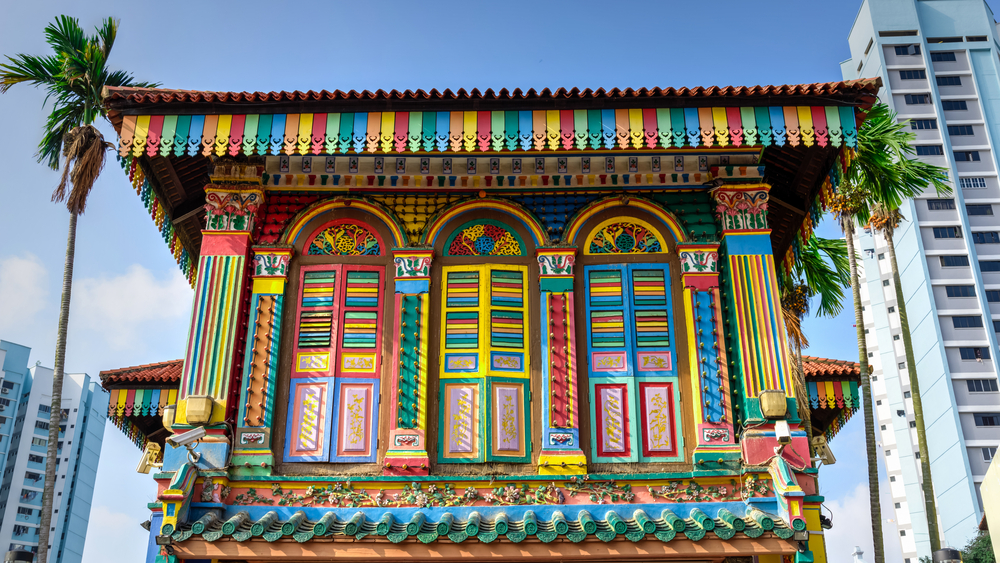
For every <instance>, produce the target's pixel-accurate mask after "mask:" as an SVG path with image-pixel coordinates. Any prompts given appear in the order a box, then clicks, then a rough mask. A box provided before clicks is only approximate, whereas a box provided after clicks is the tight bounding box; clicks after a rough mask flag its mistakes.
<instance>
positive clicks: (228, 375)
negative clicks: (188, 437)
mask: <svg viewBox="0 0 1000 563" xmlns="http://www.w3.org/2000/svg"><path fill="white" fill-rule="evenodd" d="M263 202H264V193H263V192H262V191H261V190H260V189H259V188H258V187H257V186H251V185H242V186H241V185H227V186H222V185H215V184H209V185H208V186H206V187H205V210H206V223H207V225H206V228H205V230H204V231H202V244H201V253H200V257H199V261H198V279H197V281H196V283H195V293H194V311H193V313H192V318H191V329H190V332H189V335H188V346H187V352H186V354H185V357H184V369H183V371H182V372H181V381H180V389H179V392H178V396H177V397H178V401H177V412H176V417H175V420H174V425H173V428H174V432H178V433H179V432H183V431H185V430H186V429H188V428H191V427H195V426H205V427H206V428H207V430H208V434H209V435H208V436H207V437H206V438H203V439H202V440H201V444H200V445H199V451H201V452H202V454H203V455H202V461H201V462H199V466H200V467H209V468H222V467H225V465H226V456H227V454H228V444H229V438H228V437H227V436H226V435H225V434H226V427H225V425H224V421H225V419H226V415H227V409H229V408H231V407H230V404H231V403H232V407H235V402H236V396H237V393H238V390H237V389H234V382H235V381H236V380H238V379H239V371H238V370H239V369H240V367H241V366H239V365H238V363H237V362H238V360H237V357H238V355H239V354H238V352H242V350H238V343H237V335H238V331H239V330H240V323H241V322H245V321H243V318H242V317H243V315H241V313H242V304H243V299H244V291H245V286H246V285H247V284H246V279H245V276H246V271H247V267H246V266H247V255H248V251H249V244H250V236H251V235H250V233H251V231H252V230H253V226H254V218H255V216H256V213H257V210H258V209H259V208H260V207H261V205H262V204H263ZM177 452H180V453H177ZM174 453H177V455H173V454H174ZM173 458H176V459H177V460H179V461H180V462H181V463H183V460H184V459H185V453H184V449H183V448H167V449H166V452H165V459H164V468H163V470H164V471H172V470H175V469H176V468H177V466H179V465H180V463H176V461H175V460H174V459H173Z"/></svg>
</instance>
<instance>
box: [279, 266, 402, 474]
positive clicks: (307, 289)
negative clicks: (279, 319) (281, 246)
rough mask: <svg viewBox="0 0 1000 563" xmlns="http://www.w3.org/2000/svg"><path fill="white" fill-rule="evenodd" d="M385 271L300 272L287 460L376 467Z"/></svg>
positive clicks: (343, 268)
mask: <svg viewBox="0 0 1000 563" xmlns="http://www.w3.org/2000/svg"><path fill="white" fill-rule="evenodd" d="M384 294H385V268H383V267H381V266H359V265H344V264H330V265H313V266H303V267H302V268H301V269H300V274H299V291H298V296H297V301H296V305H297V310H296V316H295V319H296V325H295V353H294V355H293V365H292V375H291V378H292V379H291V387H290V392H289V405H288V422H287V425H288V426H287V428H288V431H287V437H286V444H285V457H284V459H285V461H291V462H296V461H332V462H351V463H360V462H374V461H375V456H376V446H375V444H376V437H377V434H378V432H377V429H378V419H377V418H378V400H379V379H378V375H379V370H380V363H381V348H382V344H381V343H382V310H383V304H382V299H383V297H384Z"/></svg>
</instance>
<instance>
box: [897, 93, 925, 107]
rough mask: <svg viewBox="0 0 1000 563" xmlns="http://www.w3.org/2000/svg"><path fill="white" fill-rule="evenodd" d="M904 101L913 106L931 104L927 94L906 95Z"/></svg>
mask: <svg viewBox="0 0 1000 563" xmlns="http://www.w3.org/2000/svg"><path fill="white" fill-rule="evenodd" d="M903 101H904V102H906V103H907V104H908V105H911V106H912V105H919V104H928V103H930V101H929V96H928V95H927V94H906V95H905V96H903Z"/></svg>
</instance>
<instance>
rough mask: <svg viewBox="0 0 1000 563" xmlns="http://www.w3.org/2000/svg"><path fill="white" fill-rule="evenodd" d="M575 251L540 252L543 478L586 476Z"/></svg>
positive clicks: (560, 249)
mask: <svg viewBox="0 0 1000 563" xmlns="http://www.w3.org/2000/svg"><path fill="white" fill-rule="evenodd" d="M576 250H577V249H576V248H565V247H560V248H539V249H538V250H537V251H536V253H535V254H536V256H537V258H538V268H539V271H538V274H539V275H538V290H539V292H540V296H539V297H540V298H539V300H538V302H539V306H540V309H541V310H540V311H539V316H538V318H539V326H541V328H542V331H541V332H542V334H541V337H542V339H541V340H542V346H541V347H542V362H541V366H542V451H541V455H540V456H539V458H538V472H539V474H540V475H582V474H585V473H587V459H586V457H585V456H584V455H583V450H581V449H580V386H579V376H578V374H577V368H576V321H575V316H574V314H575V310H576V309H575V302H574V298H573V268H574V264H575V261H576Z"/></svg>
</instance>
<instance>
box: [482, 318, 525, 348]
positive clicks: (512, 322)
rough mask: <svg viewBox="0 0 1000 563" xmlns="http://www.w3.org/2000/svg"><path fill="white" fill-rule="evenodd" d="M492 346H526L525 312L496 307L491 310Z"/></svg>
mask: <svg viewBox="0 0 1000 563" xmlns="http://www.w3.org/2000/svg"><path fill="white" fill-rule="evenodd" d="M490 346H493V347H495V348H517V349H522V348H524V313H522V312H520V311H505V310H502V309H494V310H492V311H491V312H490Z"/></svg>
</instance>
